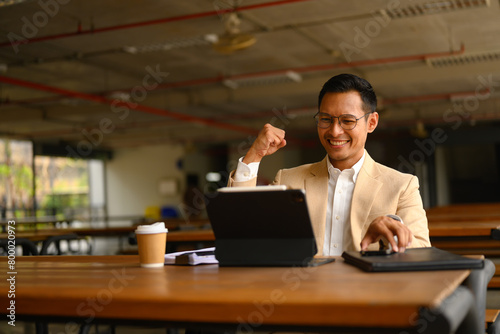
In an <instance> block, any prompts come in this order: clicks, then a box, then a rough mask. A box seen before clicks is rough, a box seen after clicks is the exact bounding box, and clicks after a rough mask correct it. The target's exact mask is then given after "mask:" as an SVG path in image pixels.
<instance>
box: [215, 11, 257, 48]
mask: <svg viewBox="0 0 500 334" xmlns="http://www.w3.org/2000/svg"><path fill="white" fill-rule="evenodd" d="M240 24H241V20H240V19H239V18H238V15H237V14H236V13H234V12H233V13H229V14H227V16H226V17H225V19H224V28H225V33H224V34H223V35H220V36H218V37H217V39H216V40H215V41H214V43H213V48H214V50H215V51H217V52H219V53H223V54H231V53H233V52H235V51H238V50H243V49H246V48H248V47H250V46H252V45H253V44H255V42H256V41H257V40H256V39H255V37H254V36H252V35H250V34H246V33H242V32H241V31H240Z"/></svg>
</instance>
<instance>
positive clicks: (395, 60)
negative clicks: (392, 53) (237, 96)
mask: <svg viewBox="0 0 500 334" xmlns="http://www.w3.org/2000/svg"><path fill="white" fill-rule="evenodd" d="M464 52H465V46H464V45H463V44H461V45H460V50H457V51H446V52H435V53H427V54H420V55H410V56H399V57H389V58H379V59H367V60H358V61H352V62H343V63H337V64H323V65H315V66H302V67H292V68H287V69H281V70H271V71H263V72H253V73H244V74H237V75H232V76H229V77H227V76H226V77H224V76H217V77H212V78H203V79H195V80H187V81H178V82H172V83H164V84H159V85H158V86H157V87H156V89H167V88H179V87H192V86H198V85H206V84H211V83H218V82H222V81H224V80H241V79H248V78H259V77H262V78H264V77H268V76H275V75H283V74H286V73H287V72H289V71H292V72H298V73H309V72H319V71H325V70H332V69H341V68H353V67H363V66H374V65H382V64H392V63H400V62H408V61H419V60H420V61H426V60H427V59H429V58H439V57H449V56H457V55H462V54H463V53H464ZM114 91H120V92H122V91H124V92H127V91H130V89H123V90H114ZM108 93H109V92H108Z"/></svg>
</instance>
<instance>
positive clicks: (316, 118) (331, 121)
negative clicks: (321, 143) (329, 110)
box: [313, 111, 374, 130]
mask: <svg viewBox="0 0 500 334" xmlns="http://www.w3.org/2000/svg"><path fill="white" fill-rule="evenodd" d="M373 113H374V111H370V112H369V113H366V114H364V115H363V116H361V117H359V118H356V116H354V115H351V114H342V115H340V116H330V115H328V114H325V113H321V112H319V111H318V112H317V113H316V114H315V115H314V116H313V118H314V120H315V121H316V126H317V127H318V128H320V129H328V128H329V127H330V126H332V124H333V122H334V120H333V119H334V118H337V122H338V123H339V125H340V127H341V128H342V129H344V130H353V129H354V128H355V127H356V125H358V121H359V120H360V119H362V118H363V117H366V116H368V115H370V114H373ZM319 114H322V115H325V117H327V116H328V117H329V118H330V124H329V125H328V127H326V128H325V127H321V126H319V117H316V116H318V115H319ZM345 116H351V117H352V118H353V120H356V123H355V124H354V126H353V127H352V128H350V129H346V128H344V127H343V126H342V123H341V122H340V118H341V117H345Z"/></svg>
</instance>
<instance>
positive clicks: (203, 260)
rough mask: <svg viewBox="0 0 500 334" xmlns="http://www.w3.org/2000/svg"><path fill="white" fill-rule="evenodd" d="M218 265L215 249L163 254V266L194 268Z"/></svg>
mask: <svg viewBox="0 0 500 334" xmlns="http://www.w3.org/2000/svg"><path fill="white" fill-rule="evenodd" d="M218 263H219V261H217V259H216V258H215V247H209V248H202V249H197V250H193V251H184V252H175V253H167V254H165V264H174V265H189V266H195V265H198V264H218Z"/></svg>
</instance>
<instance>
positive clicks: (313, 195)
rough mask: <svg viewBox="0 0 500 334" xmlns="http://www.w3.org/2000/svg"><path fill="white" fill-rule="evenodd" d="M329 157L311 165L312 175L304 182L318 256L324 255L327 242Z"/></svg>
mask: <svg viewBox="0 0 500 334" xmlns="http://www.w3.org/2000/svg"><path fill="white" fill-rule="evenodd" d="M327 157H328V156H327ZM327 157H325V158H324V159H323V160H322V161H321V162H318V163H316V164H313V165H311V169H310V173H309V175H308V176H307V177H306V178H305V180H304V189H305V190H306V194H307V202H308V203H307V206H308V209H309V215H310V216H311V221H312V224H313V230H314V235H315V237H316V241H317V246H318V253H317V254H318V255H322V254H323V242H324V240H325V220H326V206H327V202H328V168H327V163H326V159H327Z"/></svg>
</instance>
